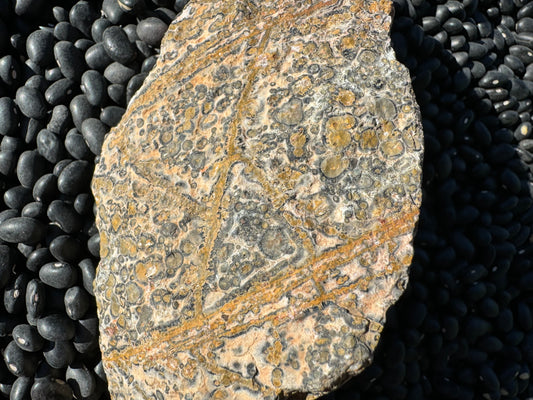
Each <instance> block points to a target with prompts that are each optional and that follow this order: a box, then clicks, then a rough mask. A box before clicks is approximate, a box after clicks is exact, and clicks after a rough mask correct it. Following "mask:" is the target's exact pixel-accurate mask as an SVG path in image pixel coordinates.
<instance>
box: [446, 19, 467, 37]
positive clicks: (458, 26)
mask: <svg viewBox="0 0 533 400" xmlns="http://www.w3.org/2000/svg"><path fill="white" fill-rule="evenodd" d="M442 27H443V28H444V29H445V30H446V32H448V34H449V35H457V34H459V33H461V31H462V30H463V23H462V22H461V20H459V19H457V18H455V17H452V18H449V19H448V20H447V21H446V22H444V24H442Z"/></svg>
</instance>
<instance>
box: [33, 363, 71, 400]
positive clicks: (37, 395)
mask: <svg viewBox="0 0 533 400" xmlns="http://www.w3.org/2000/svg"><path fill="white" fill-rule="evenodd" d="M48 364H50V362H49V363H48ZM67 365H68V363H67ZM50 366H52V365H51V364H50ZM52 367H53V366H52ZM65 367H66V365H65ZM31 399H32V400H50V399H54V400H71V399H72V389H71V388H70V386H69V385H68V384H67V383H66V382H64V381H62V380H58V379H53V378H44V379H38V380H35V383H34V384H33V386H32V387H31Z"/></svg>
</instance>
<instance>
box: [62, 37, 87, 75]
mask: <svg viewBox="0 0 533 400" xmlns="http://www.w3.org/2000/svg"><path fill="white" fill-rule="evenodd" d="M54 56H55V59H56V62H57V65H58V66H59V68H60V69H61V73H62V74H63V76H64V77H65V78H67V79H71V80H74V81H78V82H79V81H80V79H81V76H82V74H83V71H85V69H86V64H85V60H84V57H83V53H82V52H81V51H80V50H78V49H77V48H76V47H75V46H74V45H73V44H72V43H71V42H67V41H65V40H63V41H60V42H57V43H56V44H55V46H54Z"/></svg>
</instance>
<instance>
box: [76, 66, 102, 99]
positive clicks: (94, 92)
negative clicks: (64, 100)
mask: <svg viewBox="0 0 533 400" xmlns="http://www.w3.org/2000/svg"><path fill="white" fill-rule="evenodd" d="M81 89H82V91H83V93H85V96H86V97H87V101H88V102H89V103H91V104H92V105H93V106H101V105H103V104H104V102H105V100H106V99H107V84H106V81H105V79H104V77H103V76H102V74H100V73H99V72H98V71H96V70H88V71H85V72H84V73H83V75H82V77H81Z"/></svg>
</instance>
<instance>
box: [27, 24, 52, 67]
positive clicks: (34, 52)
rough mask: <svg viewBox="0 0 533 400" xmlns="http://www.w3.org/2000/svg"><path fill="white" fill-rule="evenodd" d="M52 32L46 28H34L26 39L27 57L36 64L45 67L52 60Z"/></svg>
mask: <svg viewBox="0 0 533 400" xmlns="http://www.w3.org/2000/svg"><path fill="white" fill-rule="evenodd" d="M53 48H54V34H53V33H52V32H49V31H46V30H42V29H39V30H36V31H34V32H32V33H31V34H30V36H28V39H27V40H26V52H27V54H28V57H29V58H30V59H31V60H32V61H33V62H34V63H36V64H38V65H40V66H42V67H46V66H49V65H50V64H51V63H53V62H54V57H53V51H52V50H53Z"/></svg>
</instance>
